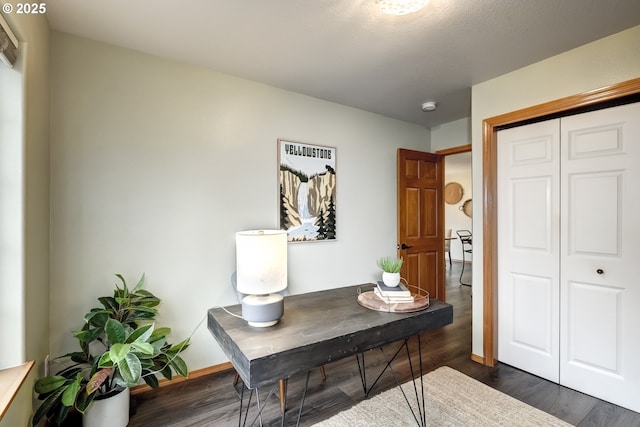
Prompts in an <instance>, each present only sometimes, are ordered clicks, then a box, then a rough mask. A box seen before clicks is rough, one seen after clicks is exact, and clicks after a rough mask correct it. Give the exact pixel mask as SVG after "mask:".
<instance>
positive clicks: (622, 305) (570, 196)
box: [560, 103, 640, 411]
mask: <svg viewBox="0 0 640 427" xmlns="http://www.w3.org/2000/svg"><path fill="white" fill-rule="evenodd" d="M639 117H640V103H636V104H629V105H623V106H619V107H614V108H608V109H604V110H598V111H593V112H589V113H584V114H578V115H574V116H569V117H566V118H563V119H562V153H563V155H562V164H561V170H562V175H563V180H562V186H561V190H560V191H561V194H563V197H562V209H561V211H562V213H563V215H562V219H561V225H560V229H561V232H562V234H561V239H560V241H561V250H560V252H561V265H562V270H561V276H560V290H561V296H560V299H561V308H560V312H561V315H560V325H561V341H560V342H561V353H560V354H561V357H560V360H561V366H560V383H561V384H562V385H566V386H567V387H571V388H574V389H577V390H580V391H582V392H585V393H588V394H590V395H592V396H596V397H599V398H601V399H604V400H607V401H609V402H613V403H616V404H618V405H621V406H624V407H626V408H629V409H632V410H634V411H640V363H638V355H640V331H639V330H638V326H639V325H640V280H639V279H638V278H640V261H639V260H640V246H639V245H638V242H639V241H640V166H639V165H640V120H639V119H638V118H639Z"/></svg>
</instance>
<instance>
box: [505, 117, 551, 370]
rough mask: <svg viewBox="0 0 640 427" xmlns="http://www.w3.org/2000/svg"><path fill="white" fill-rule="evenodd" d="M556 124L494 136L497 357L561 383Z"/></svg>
mask: <svg viewBox="0 0 640 427" xmlns="http://www.w3.org/2000/svg"><path fill="white" fill-rule="evenodd" d="M559 175H560V122H559V121H558V120H551V121H546V122H541V123H535V124H531V125H526V126H520V127H517V128H512V129H508V130H503V131H500V132H499V133H498V283H499V285H498V322H499V327H498V358H499V360H500V361H502V362H504V363H507V364H509V365H513V366H517V367H519V368H520V369H523V370H525V371H527V372H531V373H533V374H535V375H538V376H540V377H543V378H546V379H548V380H550V381H554V382H558V380H559V365H558V358H559V347H558V344H559V338H558V337H559V334H560V329H559V326H558V325H559V314H560V312H559V304H560V252H559V239H560V235H559V231H560V228H559V227H560V219H559V213H560V200H559V195H560V192H559V191H558V190H559V188H560V180H559Z"/></svg>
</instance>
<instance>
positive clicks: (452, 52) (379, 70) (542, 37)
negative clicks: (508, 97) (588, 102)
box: [47, 0, 640, 127]
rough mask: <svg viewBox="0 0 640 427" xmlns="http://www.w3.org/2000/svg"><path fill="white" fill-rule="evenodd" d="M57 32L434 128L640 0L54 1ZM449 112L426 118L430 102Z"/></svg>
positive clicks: (634, 20) (624, 15)
mask: <svg viewBox="0 0 640 427" xmlns="http://www.w3.org/2000/svg"><path fill="white" fill-rule="evenodd" d="M47 15H48V19H49V22H50V24H51V27H52V28H53V29H56V30H60V31H63V32H67V33H71V34H75V35H79V36H83V37H87V38H90V39H94V40H98V41H103V42H107V43H111V44H115V45H118V46H123V47H128V48H131V49H135V50H138V51H142V52H146V53H150V54H153V55H157V56H161V57H165V58H172V59H176V60H179V61H182V62H187V63H192V64H197V65H201V66H204V67H209V68H212V69H215V70H218V71H221V72H225V73H229V74H233V75H236V76H239V77H244V78H247V79H251V80H255V81H259V82H263V83H266V84H269V85H273V86H276V87H279V88H283V89H287V90H292V91H295V92H299V93H303V94H307V95H310V96H314V97H317V98H321V99H325V100H329V101H333V102H337V103H340V104H344V105H349V106H353V107H356V108H360V109H363V110H367V111H371V112H375V113H379V114H382V115H385V116H389V117H393V118H397V119H401V120H405V121H408V122H414V123H418V124H421V125H424V126H426V127H433V126H436V125H439V124H442V123H446V122H450V121H453V120H456V119H459V118H462V117H466V116H469V115H470V100H471V86H472V85H474V84H476V83H480V82H483V81H486V80H488V79H491V78H493V77H496V76H499V75H501V74H504V73H507V72H510V71H513V70H515V69H518V68H521V67H523V66H526V65H528V64H531V63H534V62H537V61H539V60H541V59H544V58H547V57H550V56H553V55H556V54H558V53H561V52H564V51H566V50H569V49H572V48H574V47H578V46H581V45H583V44H586V43H589V42H591V41H594V40H597V39H599V38H602V37H605V36H607V35H610V34H614V33H616V32H619V31H622V30H624V29H627V28H630V27H632V26H635V25H638V24H640V1H639V0H431V2H430V3H429V4H428V5H427V7H425V8H424V9H423V10H421V11H420V12H417V13H415V14H411V15H406V16H401V17H392V16H387V15H383V14H382V13H380V12H379V11H378V10H377V9H376V7H375V1H374V0H179V1H175V0H173V1H169V0H106V1H105V0H102V1H98V0H54V1H50V2H47ZM427 100H433V101H437V103H438V109H437V110H436V111H434V112H430V113H424V112H422V111H421V108H420V106H421V104H422V103H423V102H424V101H427Z"/></svg>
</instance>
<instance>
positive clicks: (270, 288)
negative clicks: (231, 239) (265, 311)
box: [236, 230, 287, 295]
mask: <svg viewBox="0 0 640 427" xmlns="http://www.w3.org/2000/svg"><path fill="white" fill-rule="evenodd" d="M236 271H237V284H238V292H240V293H243V294H251V295H265V294H270V293H275V292H280V291H283V290H285V289H286V288H287V232H286V231H285V230H249V231H239V232H237V233H236Z"/></svg>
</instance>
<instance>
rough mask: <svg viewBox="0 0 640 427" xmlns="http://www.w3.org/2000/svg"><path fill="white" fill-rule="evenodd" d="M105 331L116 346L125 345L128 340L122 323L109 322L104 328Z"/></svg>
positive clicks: (111, 320)
mask: <svg viewBox="0 0 640 427" xmlns="http://www.w3.org/2000/svg"><path fill="white" fill-rule="evenodd" d="M104 330H105V332H106V334H107V339H108V340H109V342H110V343H111V344H112V345H114V344H116V343H124V342H125V340H126V339H127V334H126V332H125V330H124V326H122V323H120V322H118V321H117V320H115V319H109V320H107V324H106V325H105V326H104Z"/></svg>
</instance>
